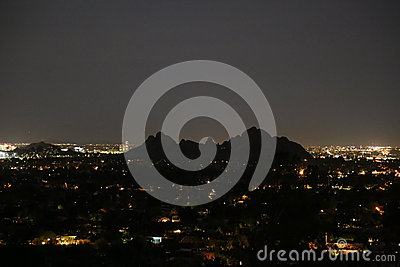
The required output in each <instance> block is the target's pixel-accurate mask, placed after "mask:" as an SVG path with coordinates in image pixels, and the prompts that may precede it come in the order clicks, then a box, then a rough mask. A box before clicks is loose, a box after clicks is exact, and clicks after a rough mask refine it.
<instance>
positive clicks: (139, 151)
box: [126, 127, 312, 163]
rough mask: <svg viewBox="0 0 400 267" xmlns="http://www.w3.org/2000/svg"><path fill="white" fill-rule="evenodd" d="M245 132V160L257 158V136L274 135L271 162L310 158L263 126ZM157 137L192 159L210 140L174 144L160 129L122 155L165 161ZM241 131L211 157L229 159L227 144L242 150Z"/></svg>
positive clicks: (222, 144) (256, 159)
mask: <svg viewBox="0 0 400 267" xmlns="http://www.w3.org/2000/svg"><path fill="white" fill-rule="evenodd" d="M247 135H248V138H249V140H250V158H249V162H257V161H258V157H259V154H260V149H261V136H264V137H265V138H267V139H266V140H269V139H271V138H274V139H276V152H275V159H274V162H275V163H287V162H296V161H303V160H304V159H311V158H312V156H311V155H310V154H309V153H308V152H307V151H306V150H305V149H304V148H303V146H301V145H300V144H298V143H296V142H293V141H290V140H289V139H288V138H287V137H271V136H270V135H269V134H268V133H267V132H265V131H264V130H260V129H257V128H255V127H252V128H250V129H248V130H247ZM161 137H162V139H163V140H164V145H165V150H168V151H171V148H172V146H175V148H174V149H176V146H178V145H179V148H180V150H181V151H182V153H183V154H184V155H185V156H186V157H188V158H189V159H196V158H198V157H199V156H200V149H201V147H204V146H207V145H210V142H213V141H212V139H208V141H207V142H208V144H207V142H206V143H205V144H203V143H197V142H195V141H192V140H185V139H182V140H181V141H180V142H179V144H177V143H176V142H175V141H174V140H173V139H172V138H171V137H169V136H167V135H165V134H164V133H161V132H158V133H157V134H156V135H155V136H149V137H148V138H147V140H146V141H145V143H143V144H142V145H140V146H138V147H136V148H134V149H132V150H130V151H128V152H127V154H126V157H127V158H129V159H145V158H147V157H146V155H147V153H148V155H149V156H150V158H151V160H152V161H168V159H167V157H166V155H165V153H164V150H163V146H162V144H161ZM244 138H246V136H245V135H243V134H242V135H238V136H235V137H232V138H231V139H230V140H227V141H225V142H223V143H221V144H216V145H217V153H216V157H215V160H216V161H219V160H229V156H230V150H231V149H230V148H231V146H234V147H235V148H237V149H238V150H239V151H245V149H246V147H245V146H246V142H245V140H244Z"/></svg>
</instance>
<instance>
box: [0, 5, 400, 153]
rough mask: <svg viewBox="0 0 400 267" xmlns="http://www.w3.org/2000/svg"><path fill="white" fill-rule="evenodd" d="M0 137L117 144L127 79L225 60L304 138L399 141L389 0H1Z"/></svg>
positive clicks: (398, 38)
mask: <svg viewBox="0 0 400 267" xmlns="http://www.w3.org/2000/svg"><path fill="white" fill-rule="evenodd" d="M0 38H1V39H0V40H1V42H0V101H1V112H0V142H5V141H28V142H31V141H38V140H46V141H72V142H83V143H85V142H120V138H121V137H120V136H121V124H122V119H123V115H124V112H125V107H126V105H127V104H128V101H129V99H130V97H131V95H132V93H133V91H134V90H135V88H137V86H138V85H139V84H140V83H141V82H142V81H143V80H144V79H146V78H147V77H148V76H150V75H151V74H152V73H154V72H155V71H157V70H159V69H162V68H164V67H166V66H168V65H171V64H173V63H177V62H181V61H186V60H192V59H208V60H216V61H221V62H224V63H227V64H231V65H233V66H235V67H237V68H239V69H241V70H242V71H244V72H245V73H247V74H248V75H249V76H250V77H252V78H253V79H254V80H255V81H256V82H257V83H258V85H259V86H260V87H261V88H262V89H263V91H264V93H265V94H266V96H267V97H268V99H269V102H270V105H271V107H272V110H273V112H274V114H275V119H276V123H277V132H278V134H279V135H285V136H288V137H289V138H290V139H293V140H295V141H298V142H300V143H302V144H303V145H318V144H389V145H400V135H399V132H400V124H399V119H398V118H399V115H400V111H399V110H400V109H399V103H400V90H399V89H400V75H399V74H400V73H399V70H400V53H399V47H400V2H399V1H367V0H360V1H349V0H346V1H345V0H343V1H336V0H335V1H333V0H332V1H322V0H315V1H271V2H268V1H257V2H256V1H251V2H250V1H175V0H172V1H165V0H160V1H126V2H125V1H124V2H121V1H99V0H96V1H54V0H51V1H30V0H28V1H14V0H11V1H6V0H2V1H0Z"/></svg>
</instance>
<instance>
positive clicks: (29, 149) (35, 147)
mask: <svg viewBox="0 0 400 267" xmlns="http://www.w3.org/2000/svg"><path fill="white" fill-rule="evenodd" d="M13 153H16V154H18V155H34V154H48V155H53V154H56V155H69V154H76V153H77V152H74V151H71V150H68V151H63V150H61V147H59V146H57V145H53V144H49V143H45V142H43V141H42V142H39V143H32V144H30V145H27V146H24V147H19V148H16V149H14V150H13Z"/></svg>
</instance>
